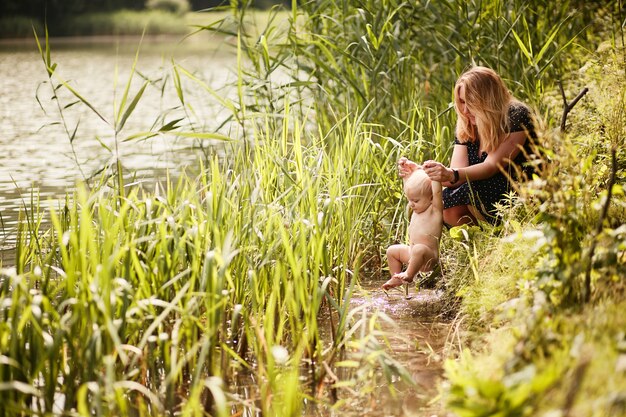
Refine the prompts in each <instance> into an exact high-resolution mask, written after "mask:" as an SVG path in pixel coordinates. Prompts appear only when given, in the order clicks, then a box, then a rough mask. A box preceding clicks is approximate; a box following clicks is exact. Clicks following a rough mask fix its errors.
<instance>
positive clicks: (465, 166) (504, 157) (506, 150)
mask: <svg viewBox="0 0 626 417" xmlns="http://www.w3.org/2000/svg"><path fill="white" fill-rule="evenodd" d="M458 100H459V107H460V111H461V113H462V114H463V115H464V116H465V117H467V118H468V119H469V121H470V123H471V124H472V125H476V117H475V115H473V114H472V112H471V111H470V110H469V109H468V107H467V105H466V103H465V89H464V87H463V86H461V88H460V89H459V97H458ZM526 136H527V135H526V132H513V133H510V134H508V135H507V136H506V138H504V140H503V142H502V143H501V144H500V145H499V146H498V148H497V149H496V150H494V151H491V152H489V154H488V155H487V158H486V159H485V161H484V162H481V163H479V164H475V165H472V166H469V158H468V155H467V146H462V145H454V148H453V150H452V158H451V159H450V168H448V167H446V166H445V165H443V164H442V163H441V162H437V161H426V162H424V164H423V165H422V166H420V165H418V164H416V163H415V162H413V161H409V160H407V161H405V163H404V164H403V165H402V166H400V164H398V169H399V170H400V176H406V175H411V173H412V172H413V171H415V170H417V169H423V170H424V171H425V172H426V173H427V174H428V176H429V177H430V179H431V180H433V181H439V182H441V184H442V185H443V186H445V187H450V188H455V187H458V186H459V185H461V184H463V183H464V182H467V181H477V180H483V179H486V178H490V177H492V176H494V175H495V174H496V173H498V172H500V171H501V170H503V169H504V170H506V168H507V167H508V165H509V163H510V162H511V161H513V160H514V159H515V157H516V156H517V155H518V154H519V152H520V150H521V149H522V147H523V146H524V143H525V142H526ZM481 152H482V150H481ZM454 169H456V170H457V171H458V173H459V181H457V182H453V181H454V171H453V170H454ZM477 220H484V217H483V215H482V214H481V213H480V211H479V210H478V209H477V208H476V207H474V206H473V205H462V206H454V207H449V208H447V209H445V210H444V211H443V221H444V222H445V223H446V224H449V225H450V226H459V225H462V224H466V223H474V224H476V223H477Z"/></svg>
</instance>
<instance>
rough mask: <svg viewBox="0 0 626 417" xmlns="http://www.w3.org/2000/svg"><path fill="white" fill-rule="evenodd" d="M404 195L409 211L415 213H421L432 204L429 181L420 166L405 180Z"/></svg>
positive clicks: (431, 191) (431, 190)
mask: <svg viewBox="0 0 626 417" xmlns="http://www.w3.org/2000/svg"><path fill="white" fill-rule="evenodd" d="M404 195H406V198H407V199H408V200H409V205H410V206H411V210H413V211H415V212H417V213H421V212H423V211H424V210H426V209H427V208H428V207H430V205H431V204H432V201H433V189H432V184H431V180H430V178H429V177H428V175H427V174H426V172H424V170H423V169H422V167H421V166H420V167H419V169H416V170H415V171H413V172H412V173H411V175H409V177H408V178H405V180H404Z"/></svg>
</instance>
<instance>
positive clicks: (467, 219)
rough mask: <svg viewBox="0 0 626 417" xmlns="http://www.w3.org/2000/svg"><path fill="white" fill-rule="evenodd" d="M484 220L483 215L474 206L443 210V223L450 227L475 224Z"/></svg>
mask: <svg viewBox="0 0 626 417" xmlns="http://www.w3.org/2000/svg"><path fill="white" fill-rule="evenodd" d="M477 218H479V219H481V220H482V215H481V214H480V212H479V211H478V210H476V208H475V207H474V206H471V205H467V206H453V207H449V208H447V209H444V210H443V221H444V222H445V223H446V224H449V225H450V226H460V225H462V224H468V223H474V224H476V223H477V221H476V219H477Z"/></svg>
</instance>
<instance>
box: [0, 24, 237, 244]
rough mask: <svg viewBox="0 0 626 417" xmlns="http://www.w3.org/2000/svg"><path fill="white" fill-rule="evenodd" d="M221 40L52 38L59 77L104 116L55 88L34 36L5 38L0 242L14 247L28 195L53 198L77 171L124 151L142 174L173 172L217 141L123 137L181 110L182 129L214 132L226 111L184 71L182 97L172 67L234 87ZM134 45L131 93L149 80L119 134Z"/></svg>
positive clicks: (83, 173) (88, 173)
mask: <svg viewBox="0 0 626 417" xmlns="http://www.w3.org/2000/svg"><path fill="white" fill-rule="evenodd" d="M224 42H226V41H225V40H224V39H222V38H210V37H208V36H205V37H196V38H193V37H192V38H189V39H186V40H184V41H180V40H179V39H171V38H150V39H144V40H143V41H141V40H140V39H139V38H118V39H116V38H85V39H67V40H64V39H52V40H51V45H52V48H51V50H52V53H51V60H52V62H54V63H57V68H56V70H55V75H54V78H53V84H57V85H58V83H59V82H60V81H61V80H63V81H65V82H68V83H69V84H70V85H71V86H72V87H73V88H75V89H76V90H77V91H78V92H79V93H80V95H81V96H82V97H83V98H84V99H85V100H86V101H88V102H89V103H90V104H91V105H92V106H93V107H94V108H95V109H97V111H98V113H100V115H101V116H102V118H104V119H105V120H106V121H103V120H102V119H101V118H100V116H98V115H96V114H95V113H94V111H93V110H91V109H90V108H89V107H88V106H86V105H84V104H81V103H77V98H76V97H75V96H73V95H72V94H70V93H69V92H68V91H67V89H64V88H63V89H60V90H56V91H55V90H53V88H51V85H52V84H51V83H50V82H49V80H48V75H47V72H46V69H45V66H44V64H43V60H42V58H41V56H40V54H39V51H38V49H37V46H36V43H35V40H34V39H32V40H26V41H20V42H16V41H13V42H8V41H3V42H1V43H0V85H1V87H2V94H1V95H0V146H1V147H2V156H0V158H1V159H0V160H1V163H0V249H6V248H8V247H11V246H13V244H14V232H15V227H16V224H17V215H18V212H19V211H20V210H21V209H23V208H24V206H26V207H28V206H29V204H30V200H31V197H32V196H34V197H35V198H38V199H39V200H40V201H42V202H45V201H46V200H49V199H50V200H53V201H54V200H55V199H57V198H59V197H62V196H64V195H65V193H66V191H71V190H72V187H73V186H74V184H75V183H76V181H77V180H81V179H83V178H90V177H92V176H93V175H94V174H96V173H98V172H99V170H100V169H101V168H102V167H104V166H106V165H107V164H110V163H111V162H113V161H114V160H115V158H120V160H121V161H122V165H123V167H124V169H125V170H126V172H129V173H130V172H132V173H134V175H135V176H136V179H138V180H146V181H153V180H154V178H155V177H159V176H162V175H163V173H164V172H165V170H169V171H170V172H172V173H174V174H175V173H176V172H177V171H179V170H180V169H181V167H184V166H186V165H189V164H192V163H194V162H195V161H196V160H197V158H198V157H199V153H198V150H197V148H198V147H199V146H204V147H205V148H206V147H210V146H211V143H206V142H208V141H204V143H201V142H199V141H198V140H194V139H180V138H179V139H176V138H174V137H173V136H171V135H170V136H163V137H155V138H152V139H149V140H145V141H137V140H134V141H129V142H125V141H124V140H125V139H126V138H128V137H129V136H131V135H133V134H136V133H138V132H145V131H149V130H151V129H153V130H154V129H158V128H159V127H160V126H162V125H163V124H165V123H167V122H169V121H172V120H175V119H179V118H183V119H184V121H183V122H180V123H179V124H183V125H185V124H186V125H187V126H186V127H185V130H188V131H192V130H194V129H195V130H196V131H204V132H211V131H214V130H215V129H216V127H217V126H219V125H220V124H221V123H222V121H223V120H224V119H225V118H226V117H227V116H228V114H227V112H226V111H225V110H224V109H223V108H222V107H221V106H220V105H219V104H218V103H217V101H216V100H215V99H214V98H212V97H211V96H210V95H209V94H207V93H206V91H204V90H202V88H199V87H198V85H197V84H194V83H193V82H191V81H189V80H188V79H185V78H184V77H183V88H184V91H185V94H184V101H185V105H184V106H183V105H182V104H181V101H180V99H179V97H178V96H177V94H176V90H175V88H174V86H173V82H172V79H173V71H172V68H173V62H175V63H176V64H178V65H181V66H182V67H184V68H185V69H187V70H188V71H190V72H192V73H193V74H194V75H195V76H197V77H198V78H201V79H202V80H204V81H205V82H206V83H207V85H208V86H210V87H211V88H213V89H215V90H216V91H218V92H219V93H220V94H221V95H223V96H228V95H230V94H231V93H230V90H228V89H225V88H224V86H225V85H227V84H228V82H229V81H230V80H232V79H233V78H234V77H235V75H234V62H235V57H234V56H233V55H232V54H231V53H230V52H229V51H231V50H232V48H228V47H227V46H226V47H225V45H224ZM138 51H139V52H138ZM137 52H138V60H137V64H136V68H135V69H136V74H135V75H134V76H133V78H132V82H131V88H130V91H129V98H128V100H127V102H130V101H131V99H132V98H133V97H134V95H135V94H136V93H137V92H138V91H139V89H140V87H141V85H142V82H143V81H144V80H146V79H147V80H149V81H150V84H149V86H148V87H147V88H146V90H145V93H144V95H143V97H142V99H141V100H140V102H139V104H138V105H137V107H136V108H135V110H134V112H133V113H132V114H131V116H130V117H129V119H128V121H127V123H126V126H125V127H124V128H123V129H122V130H121V131H120V132H118V133H116V132H115V127H114V126H115V121H114V120H115V108H116V106H117V107H119V103H120V102H121V100H122V96H123V94H124V90H125V88H126V84H127V82H128V80H129V78H130V74H131V69H132V68H133V63H134V60H135V56H136V54H137ZM55 94H57V95H58V100H56V99H55ZM60 109H61V110H60ZM61 113H62V114H61ZM74 132H75V134H74ZM223 133H226V134H228V132H223ZM72 135H74V139H73V141H72V145H73V146H71V145H70V137H72ZM53 204H54V203H53ZM44 205H45V204H44Z"/></svg>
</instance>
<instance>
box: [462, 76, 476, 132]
mask: <svg viewBox="0 0 626 417" xmlns="http://www.w3.org/2000/svg"><path fill="white" fill-rule="evenodd" d="M458 100H459V110H460V111H461V113H463V115H464V116H465V117H467V119H468V120H469V122H470V123H471V124H472V125H474V126H475V125H476V116H474V115H473V114H472V112H470V111H469V109H468V108H467V103H465V86H464V85H463V84H461V85H460V86H459V97H458Z"/></svg>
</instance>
